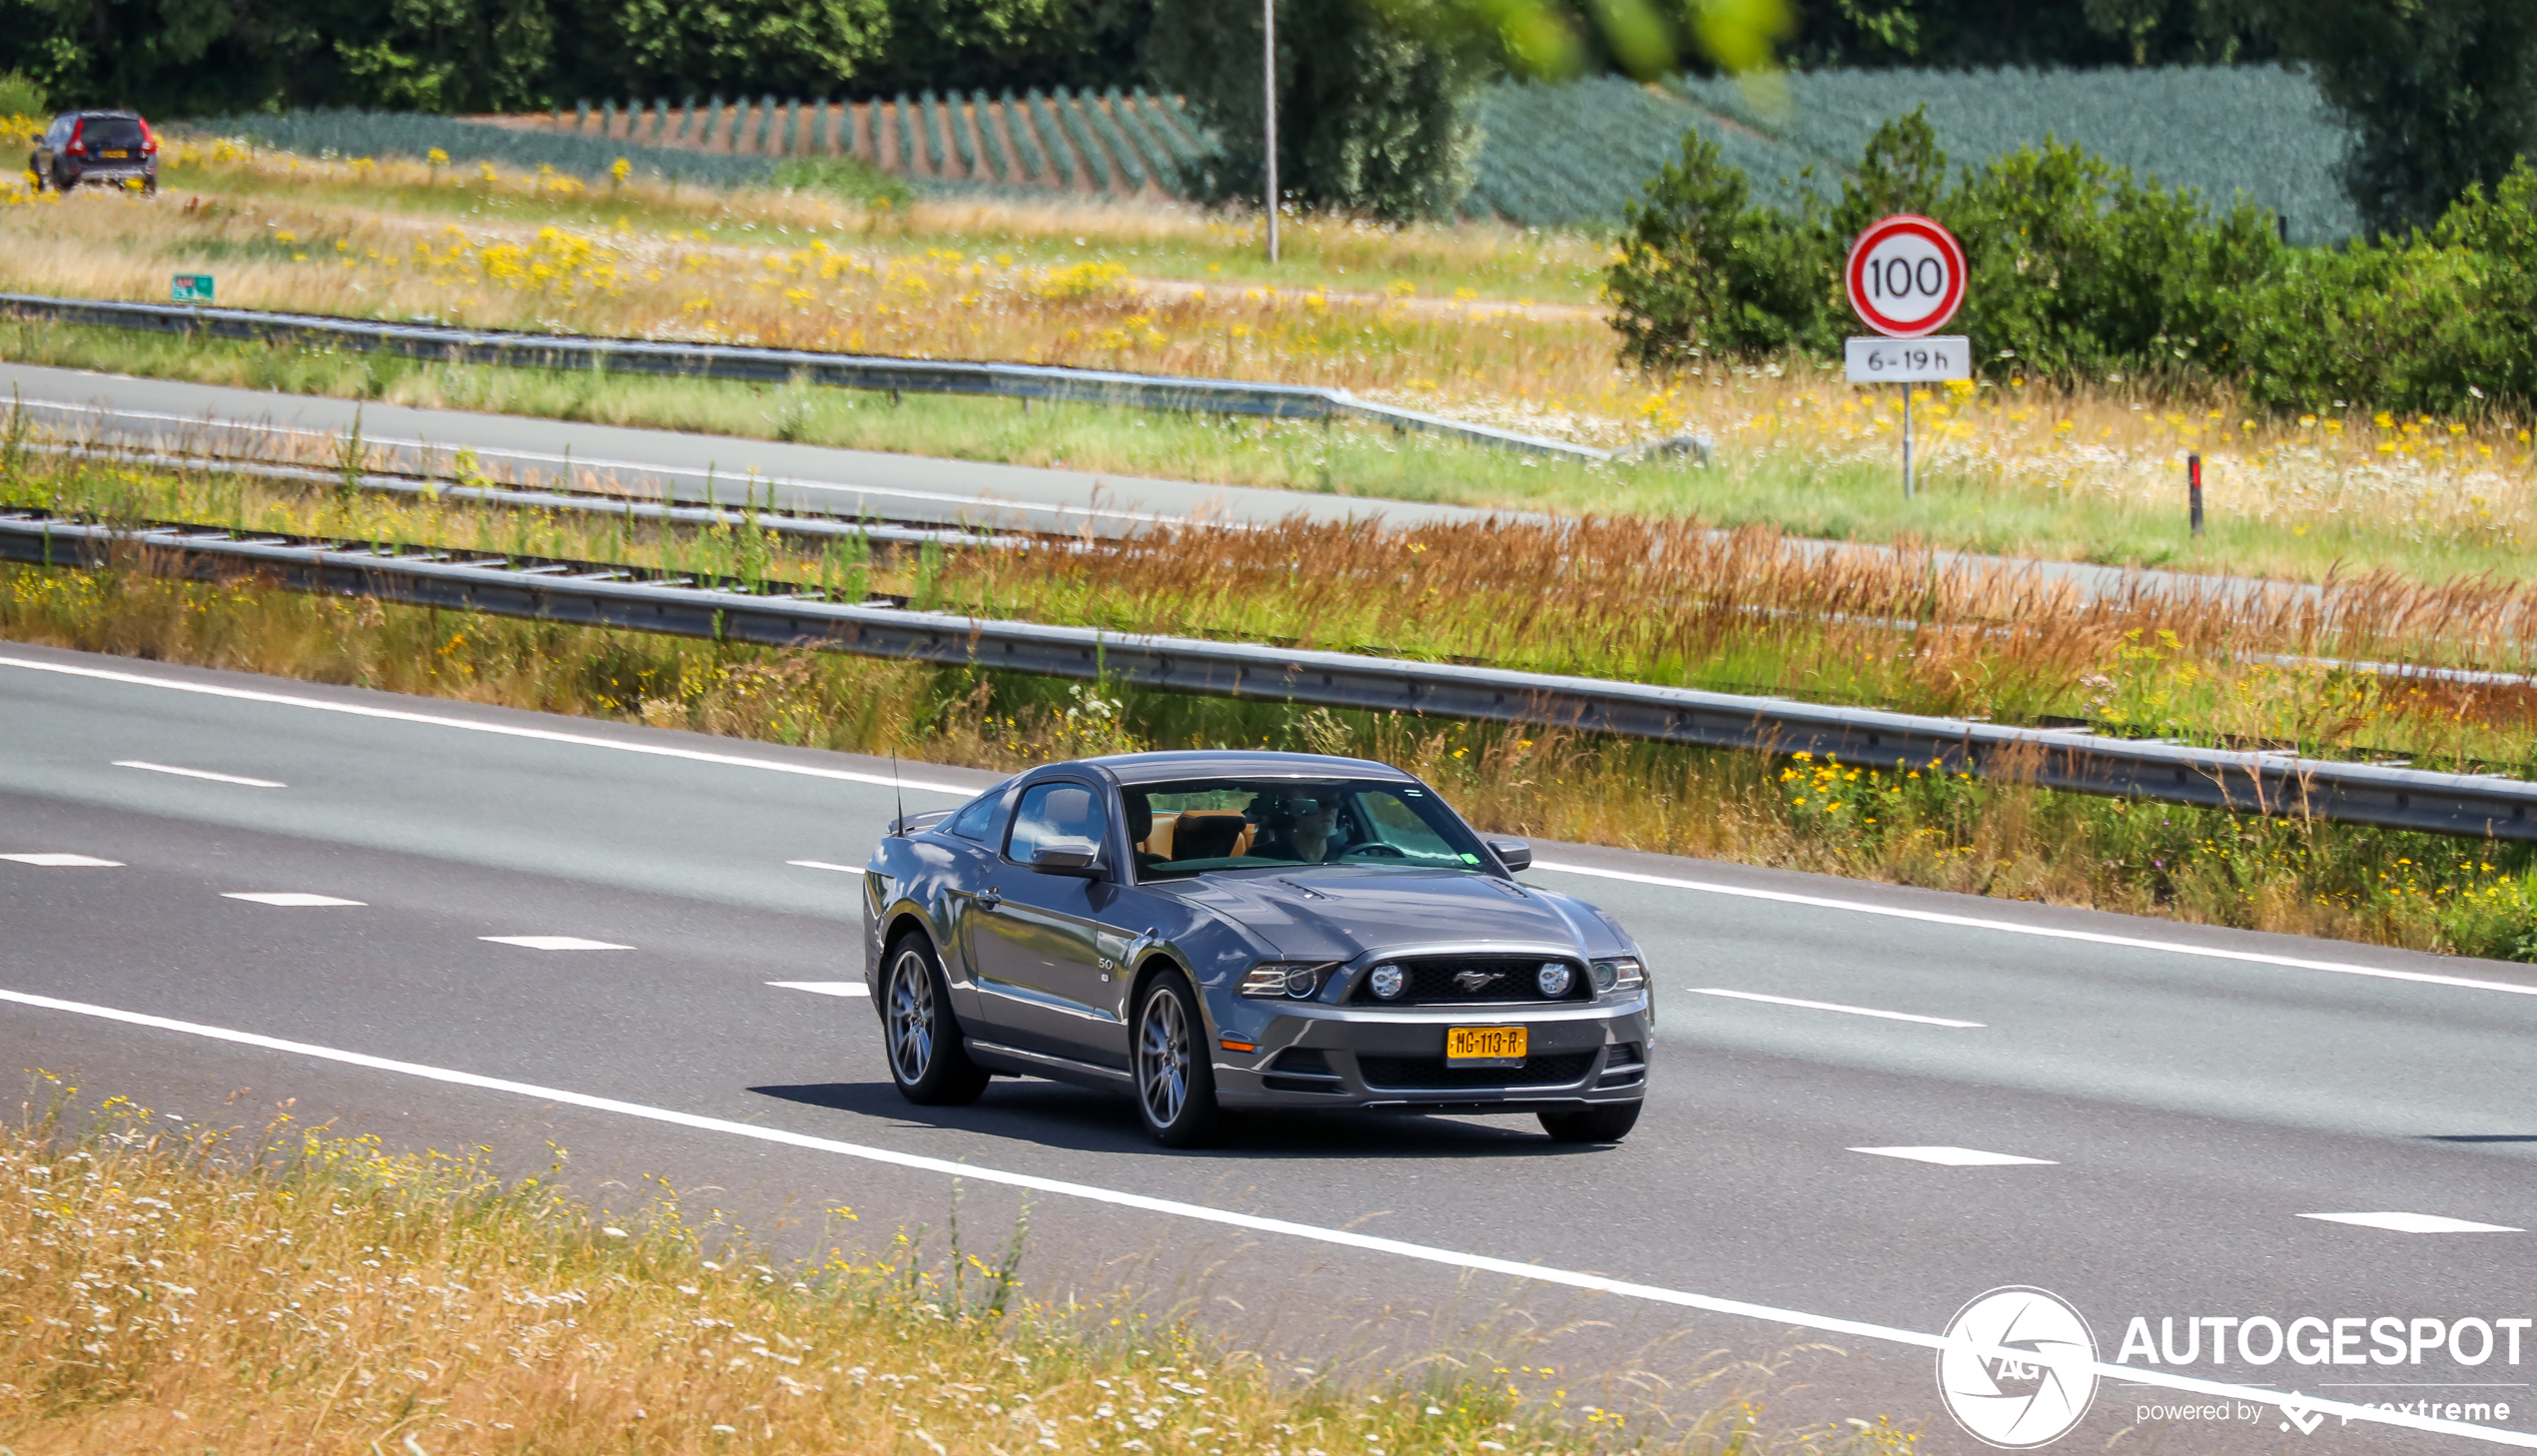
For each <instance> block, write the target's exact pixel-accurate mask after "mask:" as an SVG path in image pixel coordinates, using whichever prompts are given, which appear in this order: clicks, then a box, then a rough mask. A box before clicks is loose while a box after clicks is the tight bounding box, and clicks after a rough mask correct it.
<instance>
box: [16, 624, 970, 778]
mask: <svg viewBox="0 0 2537 1456" xmlns="http://www.w3.org/2000/svg"><path fill="white" fill-rule="evenodd" d="M0 667H18V668H24V669H26V670H27V671H29V672H51V673H58V674H60V675H62V676H64V677H85V678H90V679H93V680H95V681H98V682H119V683H125V684H129V685H131V686H133V687H147V688H159V689H162V690H164V691H167V692H177V693H199V694H201V695H202V696H204V697H208V698H228V699H231V700H232V701H236V702H242V703H271V704H274V705H275V706H277V707H285V708H307V709H310V710H312V711H315V712H320V713H343V714H345V715H347V716H349V717H355V718H377V719H381V720H383V721H386V722H390V723H420V724H423V725H425V726H427V727H432V728H455V729H458V730H460V731H462V732H466V733H491V734H495V735H497V736H499V737H503V738H526V739H532V740H535V741H537V742H540V743H568V744H570V745H572V746H573V747H575V748H604V749H607V750H609V751H611V752H614V753H639V754H644V755H646V756H648V757H652V758H676V759H685V760H687V761H688V762H690V763H713V764H723V765H726V766H729V767H732V768H747V769H762V770H764V771H766V772H768V773H776V774H799V775H801V776H802V777H804V778H812V779H835V780H839V781H842V782H845V783H850V784H878V785H881V786H883V787H885V788H887V787H891V786H896V787H899V788H907V789H916V790H919V791H921V792H923V793H928V794H953V795H957V796H959V797H960V798H963V799H968V798H972V797H975V796H976V794H977V792H978V791H977V790H976V789H971V788H964V787H963V786H961V785H959V784H938V783H933V782H930V781H928V780H925V779H904V780H902V779H894V778H891V777H890V776H889V775H887V774H859V773H853V772H850V771H848V770H846V769H831V768H817V767H813V766H812V765H809V764H800V763H779V762H777V761H776V760H774V759H771V758H748V757H745V756H743V755H740V754H736V753H707V752H705V751H703V750H702V749H695V748H673V747H670V746H669V745H667V744H661V743H629V742H624V741H621V740H618V739H612V738H600V737H597V736H595V735H592V734H585V733H557V732H555V731H553V730H551V729H546V728H523V727H520V726H518V725H516V724H511V723H478V722H474V721H471V720H469V719H466V718H451V717H445V716H443V715H441V714H438V713H412V712H407V711H405V710H404V709H401V708H379V707H373V706H371V705H369V704H367V703H330V702H327V701H326V700H325V699H323V698H303V697H298V696H296V695H294V694H291V693H267V692H257V691H255V690H254V689H252V688H235V687H225V686H222V685H221V684H218V683H208V682H179V681H176V680H175V679H172V678H164V677H152V676H150V675H148V674H147V673H140V672H116V671H114V670H112V669H109V668H103V667H74V666H72V665H70V664H68V663H62V662H37V661H35V660H33V659H31V658H25V657H0ZM122 767H125V768H155V769H158V770H159V771H160V772H162V773H171V774H183V773H193V772H194V770H192V769H175V768H166V767H164V766H162V765H159V764H141V763H135V764H125V765H122ZM203 777H205V778H219V777H221V776H220V775H218V774H205V775H203ZM231 782H233V783H255V784H261V783H263V782H264V781H263V780H261V779H235V780H232V781H231ZM267 787H269V788H276V789H279V788H282V787H284V786H283V785H281V784H270V785H267Z"/></svg>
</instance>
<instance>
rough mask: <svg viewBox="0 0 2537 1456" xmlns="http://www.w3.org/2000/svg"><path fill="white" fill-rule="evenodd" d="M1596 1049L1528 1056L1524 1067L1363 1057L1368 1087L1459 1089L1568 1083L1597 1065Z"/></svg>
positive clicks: (1360, 1064)
mask: <svg viewBox="0 0 2537 1456" xmlns="http://www.w3.org/2000/svg"><path fill="white" fill-rule="evenodd" d="M1594 1057H1595V1054H1594V1053H1592V1052H1557V1053H1553V1054H1551V1055H1550V1056H1547V1057H1527V1058H1525V1059H1524V1065H1523V1066H1521V1067H1447V1066H1445V1062H1444V1059H1443V1058H1441V1057H1359V1058H1357V1059H1356V1070H1357V1071H1358V1072H1359V1073H1361V1074H1363V1076H1364V1078H1365V1085H1366V1086H1367V1087H1379V1088H1396V1089H1403V1090H1407V1091H1412V1092H1429V1091H1443V1092H1459V1091H1463V1090H1465V1089H1469V1088H1484V1087H1565V1086H1566V1085H1568V1084H1569V1083H1572V1082H1575V1081H1577V1080H1579V1079H1580V1078H1583V1077H1584V1076H1585V1075H1586V1069H1587V1068H1589V1067H1592V1066H1593V1065H1594Z"/></svg>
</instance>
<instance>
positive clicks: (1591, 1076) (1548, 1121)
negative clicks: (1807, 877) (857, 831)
mask: <svg viewBox="0 0 2537 1456" xmlns="http://www.w3.org/2000/svg"><path fill="white" fill-rule="evenodd" d="M1531 862H1532V852H1531V850H1530V849H1529V848H1527V847H1526V846H1525V845H1524V844H1523V842H1522V841H1520V840H1506V839H1500V840H1488V841H1483V840H1482V839H1481V838H1480V837H1479V836H1478V835H1476V834H1474V833H1473V832H1472V831H1471V828H1470V826H1469V825H1467V824H1465V823H1463V822H1462V819H1461V816H1459V815H1457V814H1455V813H1454V812H1453V810H1452V809H1450V808H1448V807H1447V806H1446V805H1445V803H1444V801H1443V800H1441V799H1439V798H1438V797H1437V796H1436V793H1435V791H1434V790H1433V789H1430V788H1428V787H1427V786H1426V785H1424V784H1422V783H1420V782H1419V781H1418V780H1417V779H1415V778H1413V777H1411V776H1410V775H1408V774H1405V773H1402V772H1401V771H1400V770H1398V769H1395V768H1390V767H1387V766H1385V765H1383V764H1378V763H1368V762H1364V761H1362V760H1358V759H1348V758H1321V757H1315V756H1311V755H1306V754H1290V753H1248V752H1191V753H1140V754H1126V755H1120V756H1116V757H1108V758H1090V759H1083V760H1080V761H1077V762H1073V763H1058V764H1050V765H1047V766H1045V767H1042V768H1036V769H1033V770H1031V771H1030V772H1028V773H1025V774H1021V775H1018V776H1016V777H1014V778H1012V779H1009V780H1007V781H1006V782H1004V783H1003V784H1000V785H998V786H997V787H995V788H993V789H990V790H988V791H987V792H986V793H984V794H982V795H980V796H979V797H978V798H976V799H974V800H972V801H971V802H970V803H969V804H968V805H967V806H966V807H964V808H960V809H957V810H954V811H952V812H950V813H948V814H919V815H909V816H905V817H903V818H901V819H899V820H896V821H893V822H892V824H891V826H890V832H889V834H888V835H887V836H886V837H885V838H883V839H882V841H881V843H880V846H879V847H878V848H877V849H875V850H874V851H873V853H872V860H871V864H870V866H869V867H868V869H867V870H866V871H865V875H864V963H865V984H866V985H867V986H868V987H869V988H870V990H871V993H872V1005H873V1007H874V1009H875V1010H876V1011H878V1012H879V1013H880V1017H881V1025H882V1031H883V1036H884V1039H885V1044H886V1050H887V1055H888V1060H889V1064H890V1076H891V1078H892V1080H894V1081H895V1082H896V1083H897V1084H898V1087H899V1091H900V1092H902V1093H904V1094H905V1095H906V1096H907V1098H908V1099H909V1100H910V1101H914V1102H920V1103H946V1102H951V1103H957V1102H966V1101H969V1100H972V1099H973V1098H975V1097H976V1096H977V1095H978V1094H979V1093H980V1092H983V1091H985V1089H986V1086H987V1080H988V1079H989V1078H990V1077H991V1076H1006V1077H1023V1076H1030V1077H1045V1078H1054V1079H1057V1080H1059V1081H1063V1082H1071V1083H1078V1084H1081V1085H1083V1086H1086V1087H1093V1088H1106V1089H1114V1090H1117V1091H1120V1092H1128V1093H1130V1094H1131V1095H1132V1096H1133V1098H1134V1100H1135V1102H1136V1105H1137V1108H1138V1110H1139V1112H1140V1113H1141V1114H1142V1115H1143V1117H1144V1119H1145V1124H1146V1127H1147V1128H1148V1130H1150V1131H1151V1132H1153V1134H1154V1135H1155V1137H1156V1138H1157V1139H1159V1140H1160V1141H1162V1142H1163V1143H1165V1144H1166V1145H1168V1146H1173V1147H1187V1146H1198V1145H1204V1144H1206V1143H1208V1142H1211V1141H1213V1140H1216V1139H1217V1138H1219V1137H1220V1136H1222V1135H1223V1133H1224V1132H1225V1131H1226V1129H1227V1124H1228V1121H1229V1116H1228V1114H1229V1112H1231V1111H1232V1110H1233V1109H1241V1108H1271V1107H1388V1108H1405V1109H1426V1110H1453V1111H1466V1112H1517V1111H1526V1112H1534V1113H1537V1114H1538V1115H1539V1116H1540V1118H1541V1125H1542V1127H1543V1129H1544V1130H1545V1131H1547V1132H1548V1133H1549V1134H1550V1135H1551V1136H1553V1137H1556V1138H1559V1139H1562V1140H1565V1141H1575V1142H1611V1141H1617V1140H1619V1139H1620V1138H1621V1137H1622V1136H1623V1135H1625V1134H1626V1133H1627V1132H1628V1131H1629V1130H1630V1127H1631V1126H1632V1125H1633V1124H1634V1123H1636V1122H1637V1120H1638V1110H1639V1104H1640V1100H1641V1099H1642V1098H1643V1097H1644V1096H1645V1095H1646V1093H1647V1067H1648V1058H1649V1045H1650V1043H1651V1041H1652V1040H1653V1034H1652V1025H1653V1022H1654V1007H1653V1003H1652V999H1651V989H1650V988H1649V986H1648V983H1647V972H1646V966H1645V963H1644V960H1643V958H1642V957H1641V956H1640V953H1639V949H1638V947H1637V946H1636V945H1635V944H1634V943H1633V942H1632V941H1631V940H1630V938H1629V936H1628V935H1627V934H1625V933H1624V932H1623V931H1622V930H1621V928H1620V927H1619V926H1618V925H1616V924H1614V923H1613V921H1612V919H1611V917H1609V916H1607V915H1605V914H1603V913H1602V912H1601V911H1599V910H1596V909H1595V908H1594V907H1593V906H1590V905H1587V904H1586V903H1585V902H1583V901H1580V900H1576V899H1573V898H1571V897H1569V896H1565V895H1559V894H1555V893H1553V892H1551V891H1547V890H1543V889H1540V888H1538V887H1535V886H1530V885H1522V884H1518V883H1517V882H1516V880H1515V872H1516V871H1518V870H1522V869H1524V868H1526V867H1527V866H1528V865H1530V864H1531Z"/></svg>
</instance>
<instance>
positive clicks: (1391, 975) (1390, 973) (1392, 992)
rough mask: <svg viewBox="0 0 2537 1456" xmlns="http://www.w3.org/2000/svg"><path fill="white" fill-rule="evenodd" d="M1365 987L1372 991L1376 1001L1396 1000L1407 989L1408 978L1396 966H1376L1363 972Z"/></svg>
mask: <svg viewBox="0 0 2537 1456" xmlns="http://www.w3.org/2000/svg"><path fill="white" fill-rule="evenodd" d="M1365 989H1366V990H1368V991H1370V992H1372V993H1374V999H1375V1000H1376V1001H1398V1000H1399V999H1400V994H1401V993H1402V992H1403V991H1406V990H1408V989H1409V978H1408V977H1407V976H1406V975H1404V974H1402V972H1401V969H1400V968H1399V967H1397V966H1377V967H1375V968H1374V969H1373V970H1371V971H1368V972H1366V973H1365Z"/></svg>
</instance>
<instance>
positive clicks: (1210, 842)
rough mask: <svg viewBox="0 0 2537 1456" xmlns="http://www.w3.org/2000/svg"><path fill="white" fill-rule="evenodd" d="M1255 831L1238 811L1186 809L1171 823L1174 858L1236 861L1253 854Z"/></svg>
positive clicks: (1253, 826)
mask: <svg viewBox="0 0 2537 1456" xmlns="http://www.w3.org/2000/svg"><path fill="white" fill-rule="evenodd" d="M1158 817H1160V816H1158ZM1255 830H1256V826H1255V825H1253V824H1252V822H1251V821H1250V820H1248V819H1246V818H1244V817H1243V815H1242V811H1240V810H1238V809H1185V810H1183V811H1181V813H1180V814H1179V815H1177V816H1175V818H1174V819H1173V822H1172V851H1171V853H1172V858H1174V859H1176V860H1225V859H1234V858H1237V857H1239V856H1241V855H1242V854H1244V853H1245V852H1247V851H1248V850H1250V848H1251V838H1252V835H1253V833H1254V832H1255Z"/></svg>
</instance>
